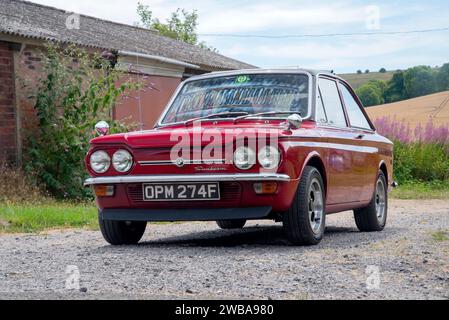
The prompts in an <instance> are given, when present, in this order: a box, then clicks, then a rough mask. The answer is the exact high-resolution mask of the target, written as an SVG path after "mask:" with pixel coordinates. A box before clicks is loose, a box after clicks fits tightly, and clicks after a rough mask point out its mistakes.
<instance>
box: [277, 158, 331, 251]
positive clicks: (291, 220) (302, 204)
mask: <svg viewBox="0 0 449 320" xmlns="http://www.w3.org/2000/svg"><path fill="white" fill-rule="evenodd" d="M325 204H326V196H325V189H324V183H323V178H322V177H321V174H320V172H319V171H318V170H317V169H316V168H315V167H311V166H306V167H305V168H304V172H303V174H302V176H301V179H300V181H299V186H298V190H297V191H296V196H295V199H294V200H293V203H292V205H291V207H290V209H289V210H288V211H287V212H285V213H284V214H283V228H284V231H285V234H286V236H287V239H288V240H289V241H290V242H291V243H292V244H294V245H304V246H309V245H316V244H318V243H320V242H321V240H322V239H323V235H324V230H325V227H326V214H325V212H326V210H325Z"/></svg>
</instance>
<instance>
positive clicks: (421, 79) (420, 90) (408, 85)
mask: <svg viewBox="0 0 449 320" xmlns="http://www.w3.org/2000/svg"><path fill="white" fill-rule="evenodd" d="M435 80H436V77H435V72H434V71H433V70H432V68H430V67H427V66H417V67H414V68H410V69H408V70H407V71H406V72H405V74H404V86H405V93H406V98H415V97H420V96H425V95H428V94H431V93H434V92H436V91H437V87H436V81H435Z"/></svg>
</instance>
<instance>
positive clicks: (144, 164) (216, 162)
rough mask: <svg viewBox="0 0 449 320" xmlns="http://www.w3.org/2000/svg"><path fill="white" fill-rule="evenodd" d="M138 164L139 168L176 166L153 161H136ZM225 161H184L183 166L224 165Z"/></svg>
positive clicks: (167, 162) (165, 162)
mask: <svg viewBox="0 0 449 320" xmlns="http://www.w3.org/2000/svg"><path fill="white" fill-rule="evenodd" d="M138 163H139V164H140V165H141V166H159V165H161V166H169V165H173V166H176V165H177V164H176V162H173V161H171V160H154V161H138ZM224 163H225V160H224V159H219V160H212V159H211V160H210V161H207V160H184V165H189V164H224Z"/></svg>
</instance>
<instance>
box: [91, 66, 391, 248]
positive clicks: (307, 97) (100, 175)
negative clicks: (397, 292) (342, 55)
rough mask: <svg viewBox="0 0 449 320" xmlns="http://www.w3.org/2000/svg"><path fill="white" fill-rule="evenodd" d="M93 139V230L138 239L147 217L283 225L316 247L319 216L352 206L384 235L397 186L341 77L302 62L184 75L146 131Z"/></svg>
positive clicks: (115, 239) (232, 225)
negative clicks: (297, 65)
mask: <svg viewBox="0 0 449 320" xmlns="http://www.w3.org/2000/svg"><path fill="white" fill-rule="evenodd" d="M107 129H108V126H107V123H105V122H101V123H99V124H98V125H97V131H98V132H99V133H100V134H101V136H100V137H97V138H95V139H93V140H92V141H91V149H90V151H89V152H88V154H87V156H86V166H87V169H88V171H89V173H90V175H91V178H89V179H87V180H86V182H85V185H88V186H93V189H94V192H95V195H96V199H97V204H98V207H99V222H100V227H101V232H102V234H103V236H104V238H105V239H106V241H108V242H109V243H111V244H113V245H122V244H135V243H137V242H138V241H139V240H140V239H141V237H142V235H143V234H144V231H145V228H146V225H147V222H150V221H170V222H171V221H217V223H218V226H219V227H220V228H223V229H237V228H243V227H244V225H245V223H246V221H247V220H255V219H271V220H275V221H276V222H282V223H283V227H284V229H285V234H286V237H287V238H288V239H289V240H290V242H291V243H293V244H295V245H314V244H318V243H319V242H320V241H321V240H322V238H323V234H324V230H325V221H326V215H327V214H331V213H336V212H341V211H346V210H354V218H355V222H356V224H357V227H358V228H359V229H360V230H361V231H381V230H383V229H384V227H385V224H386V219H387V208H388V201H387V200H388V191H389V189H390V187H392V186H394V185H395V183H394V182H393V179H392V173H393V166H392V164H393V144H392V143H391V141H389V140H388V139H386V138H385V137H383V136H381V135H379V134H378V133H377V132H376V129H375V128H374V126H373V124H372V123H371V121H370V120H369V118H368V116H367V114H366V112H365V111H364V109H363V106H362V104H361V103H360V101H359V99H358V98H357V96H356V95H355V93H354V91H353V90H352V89H351V87H350V86H349V84H348V83H347V82H346V81H344V80H343V79H341V78H339V77H338V76H336V75H334V74H332V73H328V72H319V71H310V70H242V71H234V72H220V73H212V74H207V75H201V76H196V77H193V78H190V79H188V80H186V81H184V82H183V83H182V84H181V85H180V87H179V88H178V90H177V92H176V93H175V95H174V97H173V98H172V100H171V101H170V102H169V104H168V106H167V108H166V110H165V111H164V113H163V115H162V116H161V118H160V120H159V122H158V124H157V125H156V126H155V128H154V130H150V131H140V132H131V133H124V134H115V135H107Z"/></svg>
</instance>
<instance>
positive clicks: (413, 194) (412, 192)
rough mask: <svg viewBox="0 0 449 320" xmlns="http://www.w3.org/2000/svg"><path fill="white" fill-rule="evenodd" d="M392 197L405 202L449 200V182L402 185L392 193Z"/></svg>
mask: <svg viewBox="0 0 449 320" xmlns="http://www.w3.org/2000/svg"><path fill="white" fill-rule="evenodd" d="M390 197H391V198H393V199H405V200H411V199H418V200H425V199H443V200H444V199H449V181H446V182H410V183H406V184H402V185H399V187H397V188H395V189H394V190H393V191H392V192H391V194H390Z"/></svg>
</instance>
